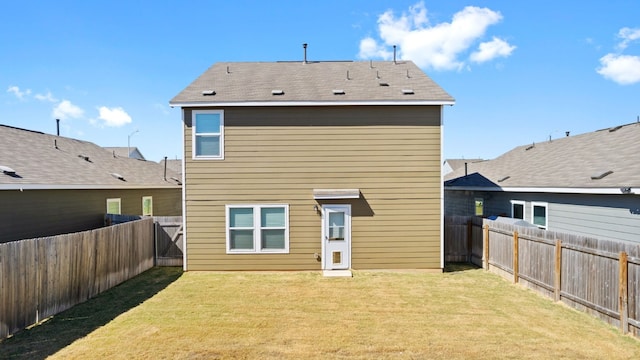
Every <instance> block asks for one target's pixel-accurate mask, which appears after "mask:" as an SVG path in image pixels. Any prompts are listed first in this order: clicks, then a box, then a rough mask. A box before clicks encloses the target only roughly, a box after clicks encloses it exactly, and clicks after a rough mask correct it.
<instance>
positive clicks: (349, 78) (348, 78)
mask: <svg viewBox="0 0 640 360" xmlns="http://www.w3.org/2000/svg"><path fill="white" fill-rule="evenodd" d="M347 80H351V77H349V70H347Z"/></svg>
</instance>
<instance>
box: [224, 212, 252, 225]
mask: <svg viewBox="0 0 640 360" xmlns="http://www.w3.org/2000/svg"><path fill="white" fill-rule="evenodd" d="M229 227H232V228H235V227H253V209H252V208H232V209H229Z"/></svg>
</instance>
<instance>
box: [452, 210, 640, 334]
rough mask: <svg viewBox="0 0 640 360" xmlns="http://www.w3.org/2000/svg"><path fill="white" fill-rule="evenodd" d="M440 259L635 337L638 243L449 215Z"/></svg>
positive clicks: (639, 293)
mask: <svg viewBox="0 0 640 360" xmlns="http://www.w3.org/2000/svg"><path fill="white" fill-rule="evenodd" d="M638 240H639V241H640V238H639V239H638ZM445 259H446V260H447V261H467V262H472V263H475V264H476V265H481V266H483V267H484V268H485V269H486V270H490V271H492V272H495V273H498V274H500V275H502V276H504V277H506V278H508V279H510V280H512V281H513V282H514V283H521V284H523V285H525V286H527V287H529V288H531V289H533V290H535V291H537V292H539V293H541V294H543V295H545V296H547V297H550V298H552V299H554V300H555V301H562V302H563V303H565V304H567V305H569V306H572V307H574V308H576V309H578V310H581V311H584V312H587V313H589V314H592V315H594V316H596V317H598V318H600V319H602V320H604V321H606V322H607V323H609V324H612V325H614V326H616V327H619V328H620V329H621V330H622V332H623V333H627V332H631V333H632V334H633V335H635V336H640V300H639V298H640V243H628V242H618V241H610V240H602V239H594V238H588V237H583V236H578V235H572V234H565V233H558V232H554V231H547V230H541V229H537V228H525V227H519V226H514V225H510V224H505V223H501V222H498V221H492V220H488V219H480V218H477V217H461V216H450V217H446V218H445Z"/></svg>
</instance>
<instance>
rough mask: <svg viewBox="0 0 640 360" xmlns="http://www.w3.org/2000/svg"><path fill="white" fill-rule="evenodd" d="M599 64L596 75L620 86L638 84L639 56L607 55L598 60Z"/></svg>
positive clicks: (639, 76)
mask: <svg viewBox="0 0 640 360" xmlns="http://www.w3.org/2000/svg"><path fill="white" fill-rule="evenodd" d="M600 64H601V65H602V66H601V67H600V68H599V69H597V70H596V71H597V72H598V74H600V75H602V76H604V77H605V78H607V79H609V80H612V81H614V82H616V83H618V84H620V85H630V84H635V83H638V82H640V56H631V55H618V54H607V55H605V56H603V57H602V58H600Z"/></svg>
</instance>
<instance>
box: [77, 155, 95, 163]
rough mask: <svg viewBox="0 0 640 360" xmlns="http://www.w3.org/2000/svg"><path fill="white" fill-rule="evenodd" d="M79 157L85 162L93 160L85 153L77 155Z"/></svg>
mask: <svg viewBox="0 0 640 360" xmlns="http://www.w3.org/2000/svg"><path fill="white" fill-rule="evenodd" d="M78 157H79V158H81V159H82V160H84V161H86V162H93V161H91V159H89V157H88V156H87V155H82V154H80V155H78Z"/></svg>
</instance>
